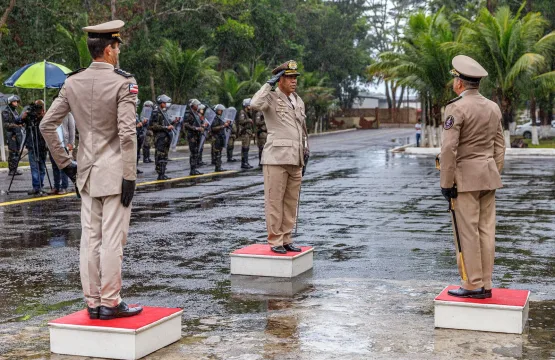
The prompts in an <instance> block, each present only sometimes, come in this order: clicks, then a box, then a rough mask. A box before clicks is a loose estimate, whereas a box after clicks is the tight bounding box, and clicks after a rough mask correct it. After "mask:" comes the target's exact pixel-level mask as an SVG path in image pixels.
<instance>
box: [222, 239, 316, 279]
mask: <svg viewBox="0 0 555 360" xmlns="http://www.w3.org/2000/svg"><path fill="white" fill-rule="evenodd" d="M301 249H302V252H290V251H288V252H287V254H283V255H282V254H276V253H274V252H272V251H271V250H270V245H266V244H254V245H249V246H247V247H244V248H242V249H239V250H235V251H234V252H232V253H231V254H230V257H231V274H232V275H251V276H270V277H281V278H292V277H295V276H297V275H299V274H302V273H304V272H305V271H308V270H310V269H312V262H313V250H314V249H313V248H312V246H301Z"/></svg>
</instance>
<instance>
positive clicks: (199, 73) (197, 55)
mask: <svg viewBox="0 0 555 360" xmlns="http://www.w3.org/2000/svg"><path fill="white" fill-rule="evenodd" d="M206 51H207V49H206V47H204V46H201V47H200V48H198V49H186V50H183V49H182V48H181V46H179V43H178V42H177V41H172V40H167V39H166V40H164V42H163V43H162V46H161V47H160V50H159V51H158V53H157V54H156V55H155V58H156V60H157V62H158V64H159V66H160V67H161V70H162V74H164V75H165V77H164V78H163V79H162V82H161V83H162V87H163V89H164V91H166V92H168V93H169V94H171V96H172V99H173V101H174V102H175V103H181V104H183V103H185V102H186V101H187V100H188V99H190V98H193V97H197V98H206V97H209V96H210V95H211V94H212V93H214V92H215V90H214V89H217V88H218V87H219V86H220V84H221V79H220V74H219V73H218V71H217V70H215V67H216V66H217V65H218V63H219V60H218V58H217V57H216V56H206Z"/></svg>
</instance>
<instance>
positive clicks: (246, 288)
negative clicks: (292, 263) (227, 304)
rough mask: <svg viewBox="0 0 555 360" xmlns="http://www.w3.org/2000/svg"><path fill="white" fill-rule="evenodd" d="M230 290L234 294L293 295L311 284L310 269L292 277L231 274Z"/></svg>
mask: <svg viewBox="0 0 555 360" xmlns="http://www.w3.org/2000/svg"><path fill="white" fill-rule="evenodd" d="M230 278H231V292H232V293H233V294H234V295H235V294H236V295H261V296H280V297H293V296H295V295H296V294H298V293H300V292H302V291H305V290H307V289H308V288H310V286H311V280H312V270H308V271H306V272H304V273H302V274H301V275H299V276H295V277H294V278H277V277H271V278H270V277H267V276H244V275H231V277H230Z"/></svg>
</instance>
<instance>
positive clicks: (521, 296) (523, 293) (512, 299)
mask: <svg viewBox="0 0 555 360" xmlns="http://www.w3.org/2000/svg"><path fill="white" fill-rule="evenodd" d="M458 288H459V286H455V285H451V286H448V287H446V288H445V289H443V291H442V292H441V294H439V295H438V296H437V297H436V298H435V300H438V301H450V302H461V303H469V304H487V305H506V306H521V307H522V306H525V305H526V300H527V299H528V295H529V294H530V291H528V290H512V289H492V294H491V295H492V296H491V298H489V299H465V298H458V297H455V296H451V295H449V294H447V290H452V289H458Z"/></svg>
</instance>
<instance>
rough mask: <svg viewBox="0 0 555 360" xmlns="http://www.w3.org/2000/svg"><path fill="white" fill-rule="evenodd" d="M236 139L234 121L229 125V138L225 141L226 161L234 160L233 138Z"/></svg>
mask: <svg viewBox="0 0 555 360" xmlns="http://www.w3.org/2000/svg"><path fill="white" fill-rule="evenodd" d="M236 139H237V124H236V123H235V121H234V122H233V124H232V126H231V135H230V136H229V140H228V143H227V162H235V161H237V160H235V159H234V158H233V148H234V146H235V140H236Z"/></svg>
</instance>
